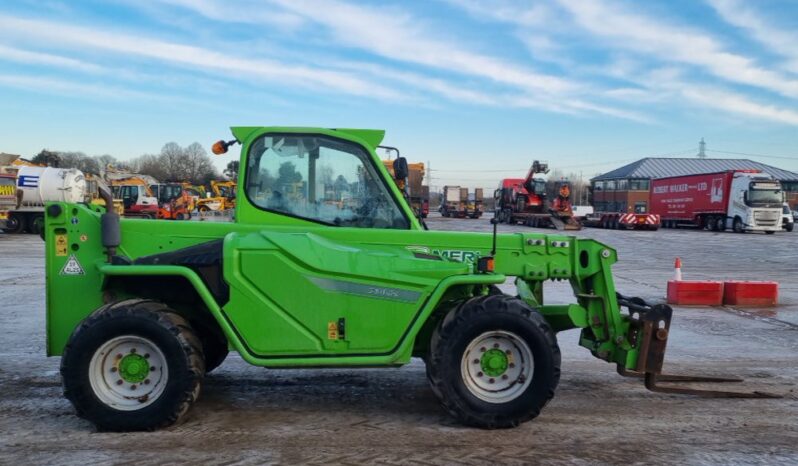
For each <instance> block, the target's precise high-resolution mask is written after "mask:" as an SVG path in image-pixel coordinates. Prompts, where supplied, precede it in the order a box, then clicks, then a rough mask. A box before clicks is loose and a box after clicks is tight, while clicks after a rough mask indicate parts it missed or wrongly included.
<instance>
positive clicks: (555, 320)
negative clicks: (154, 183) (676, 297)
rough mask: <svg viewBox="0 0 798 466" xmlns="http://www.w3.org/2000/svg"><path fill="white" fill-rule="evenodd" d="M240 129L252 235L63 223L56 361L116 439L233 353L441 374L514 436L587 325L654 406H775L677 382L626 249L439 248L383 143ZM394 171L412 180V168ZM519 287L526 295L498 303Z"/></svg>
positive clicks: (55, 277) (82, 210) (174, 412)
mask: <svg viewBox="0 0 798 466" xmlns="http://www.w3.org/2000/svg"><path fill="white" fill-rule="evenodd" d="M232 131H233V135H234V138H235V139H234V140H232V141H230V142H224V141H219V142H218V143H216V144H215V145H214V152H217V153H224V152H226V151H227V149H228V147H229V146H230V145H232V144H235V143H240V144H241V146H242V150H241V159H240V166H241V167H242V173H241V176H240V179H239V184H238V187H237V189H238V193H237V195H236V199H237V203H236V211H235V221H234V222H231V223H214V222H169V223H166V222H159V221H146V220H137V219H120V218H119V217H118V216H117V215H116V214H115V213H113V212H104V209H102V208H101V207H98V206H95V205H89V204H71V203H63V202H53V203H49V204H48V206H47V208H46V241H47V242H46V248H47V249H46V263H47V352H48V354H49V355H61V356H62V359H61V374H62V378H63V384H64V394H65V396H66V397H67V398H68V399H69V400H70V401H71V402H72V404H73V405H74V407H75V409H76V411H77V413H78V415H79V416H81V417H83V418H86V419H88V420H89V421H91V422H92V423H94V424H95V425H96V426H97V428H99V429H100V430H112V431H129V430H146V429H155V428H159V427H164V426H168V425H170V424H173V423H175V422H177V421H179V420H180V419H181V418H182V417H183V416H184V415H185V414H186V412H187V411H188V409H189V407H190V406H191V405H192V404H193V403H194V402H195V401H196V399H197V397H198V396H199V393H200V384H201V382H202V379H203V377H204V375H205V374H206V373H208V372H210V371H211V370H213V369H214V368H216V367H217V366H219V364H221V363H222V361H223V360H224V359H225V357H226V355H227V353H228V348H230V349H232V350H234V351H236V352H238V353H239V354H240V355H241V357H242V358H243V359H244V360H245V361H247V362H249V363H250V364H254V365H257V366H263V367H268V368H285V367H292V368H296V367H355V366H363V367H374V366H385V367H396V366H401V365H403V364H407V363H408V362H409V361H410V358H411V357H414V356H416V357H421V358H423V359H424V361H425V362H426V366H427V376H428V378H429V381H430V383H431V385H432V390H433V392H434V393H435V395H436V396H437V397H438V398H439V399H440V401H441V403H442V405H443V407H444V408H445V409H446V410H447V411H448V412H449V413H451V414H452V415H453V416H455V417H456V418H457V419H459V420H460V421H461V422H462V423H464V424H467V425H472V426H477V427H482V428H501V427H512V426H516V425H518V424H519V423H521V422H524V421H528V420H530V419H532V418H534V417H535V416H537V415H538V414H539V413H540V410H541V409H542V408H543V407H544V406H545V404H546V403H547V402H548V401H549V400H550V399H551V398H552V397H553V396H554V392H555V389H556V388H557V383H558V381H559V377H560V350H559V347H558V346H557V339H556V337H555V334H556V332H559V331H563V330H567V329H572V328H581V329H582V330H581V337H580V340H579V342H580V345H581V346H583V347H585V348H587V349H588V350H590V351H591V352H592V354H593V355H594V356H596V357H597V358H600V359H603V360H605V361H607V362H610V363H613V364H615V365H617V368H618V371H619V372H620V373H622V374H624V375H635V376H639V377H643V378H644V379H645V382H646V386H647V387H648V388H649V389H652V390H659V391H666V392H668V391H669V392H679V393H684V392H686V393H693V394H698V395H703V396H730V397H757V396H768V395H764V394H757V393H737V392H734V393H729V392H707V391H698V390H691V389H686V388H678V387H663V386H659V385H657V382H658V380H667V377H668V376H664V375H661V374H660V372H661V368H662V363H663V358H664V353H665V344H666V342H667V339H668V329H669V326H670V321H671V309H670V308H669V307H668V306H666V305H649V304H647V303H645V302H644V301H642V300H640V299H638V298H626V297H623V296H621V295H618V294H616V291H615V286H614V284H613V280H612V274H611V270H610V267H611V265H612V264H613V263H614V262H615V261H616V253H615V251H614V250H613V249H611V248H610V247H607V246H605V245H603V244H600V243H598V242H596V241H593V240H590V239H580V238H575V237H570V236H563V235H543V234H538V233H526V232H524V233H512V234H501V235H496V232H495V228H496V223H494V234H493V235H490V234H480V233H466V232H449V231H426V230H425V228H424V226H423V224H422V223H421V222H420V221H419V219H417V218H415V217H414V215H413V211H412V210H411V208H410V206H409V205H408V203H407V202H406V200H405V197H404V193H403V192H401V191H400V190H399V188H398V187H397V186H398V185H401V183H395V182H394V181H393V180H391V179H390V178H389V176H390V175H389V174H388V171H387V170H386V169H385V166H384V165H383V163H382V162H381V160H380V159H379V157H378V156H377V155H376V153H375V149H376V148H377V147H378V145H379V144H380V143H381V141H382V139H383V136H384V132H383V131H377V130H356V129H318V128H279V127H264V128H261V127H235V128H232ZM394 173H395V176H396V177H397V178H400V179H402V178H406V177H407V169H406V161H404V159H397V160H396V161H395V163H394ZM103 195H104V196H106V197H107V198H108V199H107V204H106V205H111V196H110V193H107V192H104V194H103ZM508 277H515V284H516V287H517V296H509V295H505V294H503V293H501V291H499V289H498V288H497V286H496V285H498V284H502V283H505V281H506V280H507V279H508ZM546 280H568V281H569V282H570V284H571V285H572V287H573V290H574V302H573V303H572V304H566V305H547V304H545V303H544V300H543V283H544V281H546ZM622 308H624V312H622ZM676 379H678V380H688V381H691V380H692V381H695V380H699V381H707V380H714V379H711V378H690V377H681V378H676ZM670 380H673V378H671V379H670Z"/></svg>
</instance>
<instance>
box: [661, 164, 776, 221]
mask: <svg viewBox="0 0 798 466" xmlns="http://www.w3.org/2000/svg"><path fill="white" fill-rule="evenodd" d="M783 202H784V196H783V192H782V190H781V184H780V183H779V181H778V180H775V179H773V177H772V176H770V175H768V174H766V173H762V172H760V171H758V170H729V171H723V172H717V173H706V174H699V175H687V176H674V177H669V178H660V179H655V180H652V183H651V212H652V213H654V214H656V215H659V216H660V218H661V221H662V225H663V226H664V227H665V228H677V227H681V226H691V227H698V228H705V229H707V230H712V231H724V230H726V229H729V228H730V229H732V230H733V231H735V232H736V233H743V232H747V231H764V232H765V233H767V234H773V233H775V232H776V231H779V230H781V216H782V203H783Z"/></svg>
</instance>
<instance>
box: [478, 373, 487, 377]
mask: <svg viewBox="0 0 798 466" xmlns="http://www.w3.org/2000/svg"><path fill="white" fill-rule="evenodd" d="M483 375H485V374H483V373H482V372H477V377H482V376H483Z"/></svg>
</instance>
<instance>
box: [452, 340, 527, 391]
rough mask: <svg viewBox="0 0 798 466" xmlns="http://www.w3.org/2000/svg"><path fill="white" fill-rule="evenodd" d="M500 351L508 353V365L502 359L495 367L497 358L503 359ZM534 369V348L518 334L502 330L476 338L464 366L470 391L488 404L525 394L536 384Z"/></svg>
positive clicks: (465, 382)
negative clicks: (530, 385)
mask: <svg viewBox="0 0 798 466" xmlns="http://www.w3.org/2000/svg"><path fill="white" fill-rule="evenodd" d="M497 352H501V353H502V354H504V355H505V360H504V362H505V363H506V364H502V363H501V361H500V363H499V365H498V366H496V365H495V364H494V365H493V366H491V363H492V362H495V361H494V360H495V359H499V360H501V358H500V357H498V353H497ZM488 356H490V357H489V358H488V359H487V360H486V357H488ZM502 367H504V369H502ZM534 370H535V363H534V360H533V359H532V351H531V350H530V349H529V345H527V343H526V341H524V340H523V339H522V338H521V337H519V336H518V335H516V334H515V333H512V332H506V331H500V330H497V331H491V332H485V333H483V334H482V335H480V336H478V337H476V338H474V339H473V340H472V341H471V343H470V344H469V345H468V347H467V348H466V350H465V352H464V353H463V358H462V360H461V365H460V373H461V375H462V378H463V383H464V384H465V386H466V388H467V389H468V391H469V392H471V393H472V394H473V395H474V396H476V397H477V398H479V399H480V400H483V401H487V402H488V403H507V402H508V401H512V400H514V399H516V398H518V397H519V396H521V394H522V393H524V391H525V390H526V389H527V387H529V384H531V383H532V376H533V375H534Z"/></svg>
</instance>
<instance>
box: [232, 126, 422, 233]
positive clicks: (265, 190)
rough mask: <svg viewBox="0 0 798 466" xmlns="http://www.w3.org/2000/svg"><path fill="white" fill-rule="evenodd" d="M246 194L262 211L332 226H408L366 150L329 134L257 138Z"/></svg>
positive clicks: (251, 155)
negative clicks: (284, 214) (280, 213)
mask: <svg viewBox="0 0 798 466" xmlns="http://www.w3.org/2000/svg"><path fill="white" fill-rule="evenodd" d="M246 193H247V197H249V199H250V201H251V202H252V203H253V204H255V205H256V206H258V207H260V208H262V209H265V210H270V211H276V212H282V213H286V214H289V215H292V216H296V217H302V218H306V219H310V220H314V221H317V222H322V223H326V224H330V225H337V226H352V227H360V228H397V229H407V228H409V227H410V224H409V222H408V220H407V218H406V217H405V216H404V215H403V213H402V211H401V209H400V208H399V206H398V205H397V204H396V202H395V200H394V199H393V197H392V196H391V194H390V192H389V191H388V189H387V187H386V186H385V183H384V182H383V180H382V179H381V178H380V176H379V175H378V173H377V171H376V169H375V167H374V165H373V162H372V159H371V156H370V154H369V153H368V152H366V151H365V150H364V149H363V148H362V147H360V146H359V145H357V144H355V143H351V142H347V141H342V140H339V139H334V138H330V137H325V136H318V135H316V136H300V135H266V136H264V137H262V138H260V139H259V140H257V141H256V142H255V143H254V144H253V145H252V148H251V149H250V153H249V158H248V162H247V173H246Z"/></svg>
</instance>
